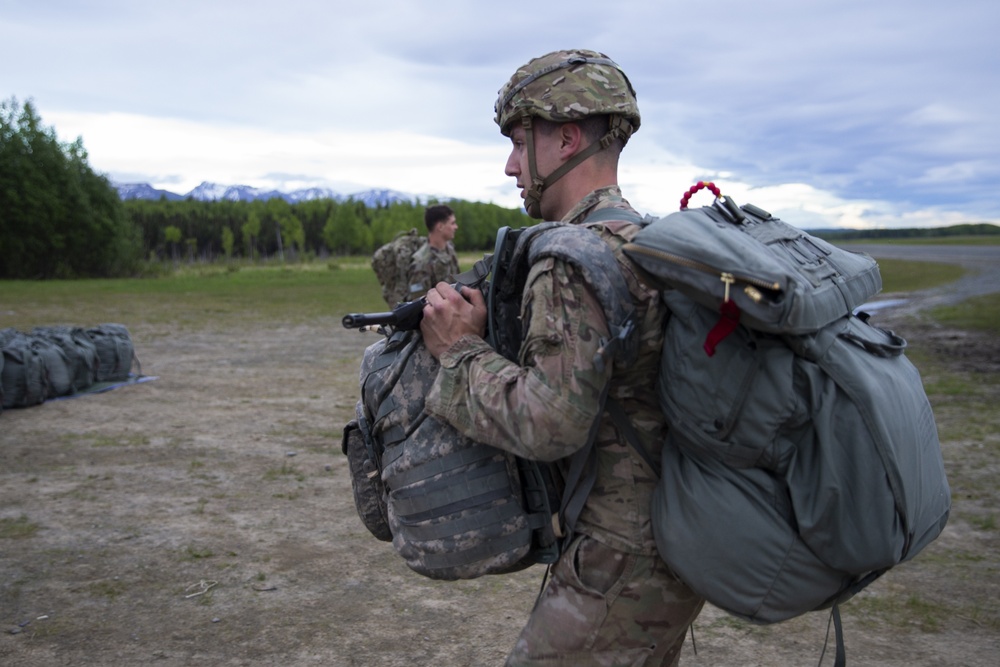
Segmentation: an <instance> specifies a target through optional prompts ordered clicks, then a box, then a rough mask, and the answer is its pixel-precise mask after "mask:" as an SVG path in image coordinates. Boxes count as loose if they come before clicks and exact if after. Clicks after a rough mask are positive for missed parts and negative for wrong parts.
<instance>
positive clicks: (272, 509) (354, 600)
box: [0, 304, 1000, 667]
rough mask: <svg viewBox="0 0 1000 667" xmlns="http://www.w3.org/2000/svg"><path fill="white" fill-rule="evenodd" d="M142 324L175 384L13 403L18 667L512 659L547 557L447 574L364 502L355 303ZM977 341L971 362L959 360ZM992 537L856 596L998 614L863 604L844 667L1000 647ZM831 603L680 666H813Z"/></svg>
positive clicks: (989, 348) (953, 538) (0, 609)
mask: <svg viewBox="0 0 1000 667" xmlns="http://www.w3.org/2000/svg"><path fill="white" fill-rule="evenodd" d="M911 305H912V304H911ZM885 317H886V318H887V321H888V322H893V320H892V319H891V318H892V314H891V313H890V312H887V314H886V316H885ZM898 317H902V315H899V316H898ZM900 322H902V320H900ZM907 322H908V324H907V326H908V327H909V328H908V329H907V328H903V327H895V328H896V329H897V331H899V332H900V333H903V334H904V335H905V336H906V337H907V338H909V339H910V341H911V345H912V344H914V343H915V341H916V340H918V339H920V340H924V341H929V343H928V344H929V345H932V346H935V347H941V348H942V349H953V350H954V351H955V352H954V353H953V354H952V356H951V357H950V358H951V359H952V363H954V364H956V367H960V366H961V365H963V364H965V365H969V364H971V365H981V364H983V363H986V362H984V360H988V363H990V364H993V365H994V368H996V367H1000V344H998V343H997V341H995V340H988V339H987V338H985V337H974V338H970V334H966V333H963V332H957V331H946V330H942V329H940V328H936V327H933V326H929V325H923V324H920V323H919V322H912V321H907ZM81 324H88V325H89V324H91V323H81ZM94 324H96V323H94ZM127 324H128V326H129V328H130V330H131V332H132V335H133V339H134V341H135V344H136V350H137V354H138V356H139V359H140V361H141V363H142V372H143V373H144V374H145V375H148V376H153V377H155V378H156V379H155V380H153V381H151V382H147V383H144V384H137V385H133V386H128V387H124V388H120V389H117V390H114V391H110V392H107V393H102V394H95V395H88V396H83V397H79V398H75V399H71V400H56V401H49V402H47V403H45V404H43V405H40V406H37V407H33V408H28V409H21V410H7V411H4V412H3V414H2V415H0V520H2V521H3V523H2V524H0V525H3V526H4V532H3V533H2V534H0V664H2V665H10V666H17V667H22V666H23V667H40V666H46V667H47V666H50V665H147V664H155V665H162V666H163V667H174V666H177V667H180V666H187V665H213V666H214V665H234V666H235V665H247V666H264V665H289V666H294V665H326V666H334V667H339V666H348V665H376V666H383V665H384V666H394V665H400V666H401V665H407V666H411V665H435V666H437V665H443V666H452V665H454V666H464V665H469V666H473V665H475V666H479V665H500V664H502V662H503V658H504V656H505V655H506V653H507V652H508V650H509V649H510V647H511V646H512V644H513V642H514V640H515V638H516V636H517V633H518V632H519V630H520V628H521V626H522V624H523V622H524V620H525V618H526V617H527V615H528V612H529V611H530V609H531V606H532V602H533V600H534V597H535V595H536V594H537V591H538V588H539V586H540V584H541V580H542V575H543V570H542V569H541V568H540V567H535V568H531V569H529V570H526V571H524V572H520V573H517V574H514V575H507V576H502V577H487V578H482V579H479V580H474V581H464V582H434V581H430V580H427V579H424V578H422V577H420V576H418V575H416V574H414V573H412V572H411V571H409V570H408V569H407V568H406V566H405V565H404V564H403V561H402V559H401V558H399V557H398V556H396V555H395V553H394V552H393V550H392V547H391V545H389V544H387V543H383V542H378V541H377V540H375V539H374V538H373V537H371V536H370V535H369V534H368V533H367V531H366V530H365V528H364V527H363V525H362V524H361V522H360V520H359V519H358V517H357V514H356V512H355V509H354V505H353V500H352V494H351V489H350V480H349V478H348V473H347V461H346V458H345V457H344V456H343V455H341V453H340V429H341V428H342V426H343V424H344V422H345V421H346V420H347V419H348V418H349V416H350V414H351V412H352V409H353V404H354V401H355V398H356V386H357V385H356V380H357V366H358V362H359V360H360V355H361V352H362V350H363V348H364V346H365V345H367V344H369V343H371V342H373V341H374V340H375V339H374V338H373V336H374V334H359V333H357V332H353V331H346V330H344V329H342V328H341V327H340V325H339V319H338V318H337V317H335V316H331V317H330V318H328V319H322V320H318V321H315V322H313V323H311V324H309V325H308V326H305V325H304V326H297V327H290V328H274V327H264V328H262V327H258V326H249V325H243V324H241V323H240V322H238V321H230V322H229V323H228V324H227V326H225V327H221V328H217V329H215V330H210V331H206V330H189V329H186V328H185V327H183V326H182V325H179V324H178V325H171V324H162V323H161V324H150V323H145V322H142V321H136V322H128V323H127ZM973 343H974V344H975V345H974V348H975V349H976V355H975V359H974V360H973V359H969V358H966V357H967V356H968V355H965V356H963V355H962V354H961V353H960V352H961V351H962V350H966V349H969V348H970V344H973ZM965 444H967V443H955V442H945V443H943V446H944V447H945V448H946V449H948V448H951V449H952V450H954V449H955V448H957V447H961V446H964V445H965ZM951 455H953V454H949V456H951ZM992 465H993V466H994V474H993V479H994V480H995V479H996V477H995V472H996V468H995V466H996V463H995V462H994V463H993V464H992ZM994 488H995V482H994ZM995 497H996V496H995V494H994V495H993V499H994V500H995ZM992 509H993V510H995V507H994V508H992ZM953 516H954V515H953ZM996 533H997V530H996V528H995V527H994V528H993V529H992V531H989V530H986V531H983V530H978V529H976V528H975V527H974V526H970V524H969V523H968V522H966V521H964V520H962V519H955V518H953V520H952V521H951V522H950V523H949V525H948V527H947V529H946V531H945V533H944V535H942V537H941V538H940V539H939V540H938V541H937V542H935V543H934V544H933V545H931V547H929V548H928V549H927V550H926V551H925V552H924V554H921V556H919V557H918V558H917V559H916V560H915V561H913V562H912V563H907V564H904V565H903V566H900V567H898V568H896V569H894V570H893V571H891V572H890V573H889V574H887V575H886V576H885V577H884V578H883V579H882V580H880V581H879V582H876V583H875V584H874V585H873V586H871V587H870V589H869V590H867V591H865V592H863V593H862V594H861V595H860V596H859V598H858V599H861V598H866V599H868V600H869V601H870V602H875V601H878V600H880V599H887V598H890V597H891V594H892V593H893V591H895V590H897V589H904V590H906V589H913V590H919V591H921V598H920V599H922V600H925V601H929V604H934V605H938V606H939V607H941V608H943V609H945V610H948V609H958V608H963V607H962V605H961V604H959V603H958V602H956V600H957V599H958V598H963V597H968V596H977V595H978V596H982V597H983V600H984V602H983V604H984V605H985V612H984V616H983V617H979V618H976V617H965V616H963V615H961V614H958V613H955V614H949V615H946V617H945V618H941V619H940V620H939V621H937V622H935V623H933V624H927V623H921V622H919V621H916V620H914V621H909V622H907V623H905V624H903V625H899V624H894V623H891V622H886V621H885V620H884V619H882V617H879V619H876V620H873V619H872V618H871V617H869V616H868V615H867V614H862V613H852V611H851V605H852V604H854V601H852V602H851V603H848V604H847V605H846V606H845V631H846V640H847V647H848V664H852V665H891V666H897V665H898V666H903V665H906V666H908V667H920V666H927V667H930V666H932V665H933V666H937V665H966V666H985V665H991V666H992V665H994V664H996V660H997V653H998V650H1000V636H998V630H997V623H998V621H997V616H998V614H997V606H996V602H995V601H996V600H997V594H998V593H1000V582H998V577H1000V575H998V573H997V567H996V560H997V555H996V554H997V551H996V549H997V546H998V539H997V535H996ZM969 544H972V545H973V546H968V545H969ZM959 545H965V546H963V549H962V552H963V553H966V552H971V553H978V554H979V555H980V561H985V563H984V564H981V566H978V567H977V568H975V569H972V570H968V569H963V570H961V572H962V573H963V574H960V575H956V574H955V573H954V571H953V570H952V569H949V568H947V567H939V566H936V565H935V564H940V562H941V561H942V560H944V559H949V558H952V557H953V556H952V554H954V553H955V552H956V549H957V548H958V546H959ZM924 560H926V563H927V565H926V566H924V565H923V564H922V562H923V561H924ZM970 572H971V573H972V574H971V575H970V574H969V573H970ZM990 605H992V606H990ZM870 607H871V605H869V606H866V607H865V608H866V609H868V608H870ZM827 620H828V618H827V616H826V615H825V614H823V613H815V614H809V615H807V616H805V617H802V618H799V619H794V620H792V621H789V622H786V623H783V624H779V625H776V626H769V627H757V626H750V625H747V624H745V623H742V622H737V621H735V620H734V619H732V618H731V617H729V616H727V615H726V614H724V613H722V612H719V611H718V610H716V609H713V608H710V607H706V610H705V611H704V612H703V614H702V616H701V617H700V619H699V620H698V621H697V623H696V625H695V640H696V646H697V653H695V652H694V651H693V650H692V647H691V645H690V644H688V646H687V647H686V649H685V654H684V656H683V658H682V664H683V665H694V666H709V665H712V666H733V667H735V666H740V667H745V666H752V665H760V666H765V665H767V666H770V665H778V666H784V665H789V666H791V665H795V666H799V665H816V664H819V662H820V653H821V651H822V648H823V640H824V636H825V633H826V628H827ZM832 662H833V661H832V648H831V649H828V650H827V655H826V657H825V659H824V660H823V664H832Z"/></svg>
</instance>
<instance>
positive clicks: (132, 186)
mask: <svg viewBox="0 0 1000 667" xmlns="http://www.w3.org/2000/svg"><path fill="white" fill-rule="evenodd" d="M115 188H116V189H117V190H118V197H119V198H120V199H152V200H159V199H160V198H161V197H165V198H166V199H168V200H171V201H176V200H179V199H184V197H183V196H181V195H179V194H176V193H173V192H168V191H166V190H157V189H156V188H154V187H153V186H152V185H150V184H149V183H116V184H115Z"/></svg>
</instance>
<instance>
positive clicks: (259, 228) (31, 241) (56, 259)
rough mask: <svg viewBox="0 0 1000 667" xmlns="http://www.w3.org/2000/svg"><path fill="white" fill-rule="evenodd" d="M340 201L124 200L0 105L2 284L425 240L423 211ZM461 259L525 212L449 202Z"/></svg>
mask: <svg viewBox="0 0 1000 667" xmlns="http://www.w3.org/2000/svg"><path fill="white" fill-rule="evenodd" d="M431 203H438V202H427V203H426V204H421V203H419V202H396V203H393V204H390V205H386V206H367V205H365V203H364V202H360V201H354V200H351V199H348V200H347V201H336V200H333V199H319V200H313V201H306V202H299V203H289V202H286V201H285V200H283V199H270V200H266V201H253V202H231V201H212V202H204V201H197V200H194V199H187V200H182V201H168V200H166V199H160V200H158V201H145V200H131V201H126V202H122V201H121V199H120V198H119V196H118V192H117V190H116V189H115V188H114V187H113V185H112V184H111V183H110V182H109V181H108V179H107V178H106V177H105V176H103V175H100V174H97V173H95V172H94V171H93V170H92V169H91V168H90V166H89V164H88V163H87V152H86V150H85V149H84V147H83V139H82V138H77V139H76V141H73V142H71V143H63V142H60V141H59V139H58V137H57V136H56V132H55V129H54V128H51V127H46V126H44V125H43V124H42V121H41V118H40V117H39V115H38V112H37V111H36V110H35V107H34V105H33V104H32V103H31V102H30V101H28V102H25V103H24V104H21V103H19V102H18V101H17V99H15V98H10V99H9V100H5V101H2V102H0V279H3V278H29V279H39V278H77V277H111V276H129V275H136V274H137V273H139V272H140V271H141V269H142V268H143V266H144V265H145V264H146V263H148V262H151V261H152V262H158V261H163V260H173V261H181V260H195V259H198V260H214V259H217V258H221V257H226V258H246V259H250V260H257V259H261V258H264V259H271V258H280V259H289V258H291V259H299V258H309V257H315V256H326V255H354V254H369V253H372V252H374V251H375V249H376V248H378V247H379V246H380V245H382V244H384V243H387V242H388V241H390V240H392V238H393V237H394V236H395V235H396V234H397V233H398V232H401V231H407V230H409V229H412V228H416V229H417V230H418V231H419V232H420V233H421V234H426V228H425V226H424V221H423V213H424V208H425V206H426V205H429V204H431ZM447 203H448V204H449V205H450V206H451V207H452V208H453V209H454V210H455V215H456V218H457V219H458V223H459V229H458V233H457V234H456V236H455V246H456V248H457V249H458V250H460V251H478V250H491V249H492V248H493V244H494V239H495V237H496V232H497V230H498V229H499V228H501V227H503V226H510V227H521V226H524V225H526V224H528V218H527V217H526V216H525V215H524V213H523V212H522V211H521V210H518V209H507V208H502V207H500V206H496V205H494V204H484V203H477V202H467V201H449V202H447Z"/></svg>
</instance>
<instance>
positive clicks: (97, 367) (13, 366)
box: [0, 324, 137, 409]
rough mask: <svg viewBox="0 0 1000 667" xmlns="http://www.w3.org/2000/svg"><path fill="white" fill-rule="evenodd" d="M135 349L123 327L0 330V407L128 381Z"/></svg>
mask: <svg viewBox="0 0 1000 667" xmlns="http://www.w3.org/2000/svg"><path fill="white" fill-rule="evenodd" d="M133 363H137V360H136V357H135V346H134V345H133V343H132V337H131V335H130V334H129V332H128V329H127V328H125V326H123V325H121V324H101V325H99V326H96V327H94V328H92V329H84V328H82V327H73V326H52V327H36V328H35V329H33V330H32V331H31V333H24V332H21V331H18V330H16V329H9V328H8V329H0V403H2V408H3V409H6V408H27V407H30V406H33V405H38V404H39V403H42V402H44V401H46V400H48V399H50V398H57V397H60V396H70V395H72V394H76V393H80V392H85V391H88V390H93V389H95V388H97V387H98V386H99V385H100V384H101V383H114V382H121V381H125V380H128V379H129V378H130V377H131V376H132V365H133Z"/></svg>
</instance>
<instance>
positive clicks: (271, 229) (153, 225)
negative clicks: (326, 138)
mask: <svg viewBox="0 0 1000 667" xmlns="http://www.w3.org/2000/svg"><path fill="white" fill-rule="evenodd" d="M431 203H439V202H433V201H432V202H428V203H427V204H422V203H418V202H409V201H400V202H394V203H392V204H389V205H385V206H373V207H371V206H367V205H366V204H365V203H364V202H359V201H354V200H353V199H348V200H346V201H339V202H338V201H335V200H333V199H316V200H310V201H304V202H298V203H290V202H287V201H285V200H283V199H277V198H275V199H268V200H264V201H251V202H238V201H197V200H194V199H187V200H181V201H168V200H166V199H160V200H157V201H149V200H138V199H137V200H129V201H126V202H124V208H125V212H126V216H127V217H128V219H129V220H131V221H132V222H133V223H134V224H135V225H136V226H137V227H138V229H139V230H140V233H141V237H142V244H143V251H144V253H145V254H146V256H147V257H148V258H158V259H174V260H178V259H185V258H186V259H206V260H212V259H216V258H222V257H225V258H245V259H259V258H275V257H277V258H283V259H289V258H302V257H316V256H325V255H359V254H362V255H363V254H371V253H372V252H374V251H375V249H376V248H378V247H379V246H380V245H382V244H384V243H388V242H389V241H391V240H392V238H393V237H394V236H395V235H396V234H397V233H399V232H402V231H407V230H410V229H413V228H416V229H417V230H418V232H419V233H420V234H426V233H427V229H426V227H425V226H424V209H425V206H426V205H429V204H431ZM446 203H447V204H448V205H449V206H451V207H452V209H454V211H455V217H456V219H457V220H458V232H457V233H456V235H455V241H454V243H455V247H456V249H457V250H459V251H478V250H491V249H492V248H493V245H494V241H495V239H496V232H497V230H498V229H500V228H501V227H503V226H510V227H521V226H524V225H526V224H529V221H528V218H527V217H526V216H525V215H524V213H523V212H522V211H520V210H514V209H507V208H502V207H500V206H497V205H495V204H484V203H478V202H467V201H448V202H446Z"/></svg>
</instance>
